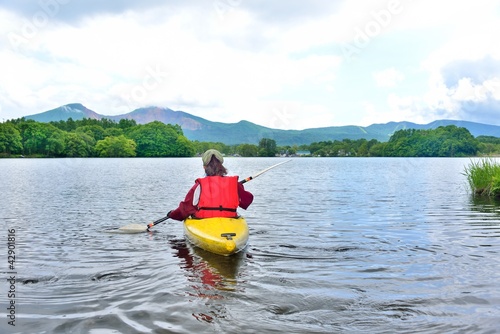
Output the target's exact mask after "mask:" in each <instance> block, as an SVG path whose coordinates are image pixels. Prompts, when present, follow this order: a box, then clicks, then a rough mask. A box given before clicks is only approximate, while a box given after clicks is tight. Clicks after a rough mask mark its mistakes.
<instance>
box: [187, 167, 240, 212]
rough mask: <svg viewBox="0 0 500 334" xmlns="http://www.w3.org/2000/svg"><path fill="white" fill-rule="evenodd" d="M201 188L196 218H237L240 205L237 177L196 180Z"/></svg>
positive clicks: (210, 177) (208, 177) (212, 177)
mask: <svg viewBox="0 0 500 334" xmlns="http://www.w3.org/2000/svg"><path fill="white" fill-rule="evenodd" d="M196 182H197V183H198V184H199V185H200V187H201V192H200V200H199V201H198V205H197V206H196V208H197V209H198V211H196V213H195V216H196V218H211V217H237V216H238V214H237V213H236V209H237V208H238V205H239V203H240V200H239V196H238V177H237V176H207V177H204V178H200V179H197V180H196Z"/></svg>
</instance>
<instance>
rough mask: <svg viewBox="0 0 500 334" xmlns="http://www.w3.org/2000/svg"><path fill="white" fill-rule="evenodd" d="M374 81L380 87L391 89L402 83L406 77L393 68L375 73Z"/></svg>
mask: <svg viewBox="0 0 500 334" xmlns="http://www.w3.org/2000/svg"><path fill="white" fill-rule="evenodd" d="M373 79H374V80H375V83H376V85H377V86H378V87H382V88H390V87H394V86H396V85H397V84H398V83H399V82H401V81H402V80H403V79H404V75H403V73H401V72H399V71H398V70H396V69H395V68H394V67H392V68H388V69H386V70H383V71H379V72H375V73H373Z"/></svg>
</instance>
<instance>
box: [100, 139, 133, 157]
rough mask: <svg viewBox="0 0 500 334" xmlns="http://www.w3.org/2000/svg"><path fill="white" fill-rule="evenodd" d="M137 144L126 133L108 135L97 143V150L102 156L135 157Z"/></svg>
mask: <svg viewBox="0 0 500 334" xmlns="http://www.w3.org/2000/svg"><path fill="white" fill-rule="evenodd" d="M135 149H136V144H135V142H134V141H133V140H132V139H128V138H126V137H125V136H124V135H121V136H118V137H106V138H105V139H102V140H99V141H98V142H97V143H96V146H95V150H96V152H97V154H98V155H99V156H100V157H135V155H136V151H135Z"/></svg>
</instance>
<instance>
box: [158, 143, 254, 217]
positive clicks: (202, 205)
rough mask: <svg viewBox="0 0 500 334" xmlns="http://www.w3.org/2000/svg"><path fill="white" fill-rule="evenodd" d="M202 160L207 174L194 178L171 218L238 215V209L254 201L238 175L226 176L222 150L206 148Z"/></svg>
mask: <svg viewBox="0 0 500 334" xmlns="http://www.w3.org/2000/svg"><path fill="white" fill-rule="evenodd" d="M202 161H203V168H204V169H205V174H206V176H205V177H203V178H199V179H197V180H196V181H195V184H194V185H193V186H192V187H191V189H190V190H189V191H188V193H187V194H186V197H185V198H184V200H183V201H182V202H180V203H179V206H178V207H177V208H176V209H174V210H171V211H170V212H169V213H168V217H169V218H172V219H175V220H180V221H182V220H184V219H186V218H188V217H194V218H211V217H238V212H237V208H238V207H240V208H242V209H245V210H246V209H247V208H248V207H249V206H250V204H252V202H253V194H252V193H250V192H249V191H246V190H245V188H244V187H243V184H241V183H239V182H238V177H237V176H226V174H227V170H226V168H225V167H224V166H223V163H224V157H223V156H222V154H221V153H220V152H219V151H217V150H214V149H210V150H208V151H206V152H205V153H203V155H202Z"/></svg>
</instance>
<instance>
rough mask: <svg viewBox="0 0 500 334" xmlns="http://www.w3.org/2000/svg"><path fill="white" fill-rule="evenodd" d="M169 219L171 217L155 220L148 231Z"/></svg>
mask: <svg viewBox="0 0 500 334" xmlns="http://www.w3.org/2000/svg"><path fill="white" fill-rule="evenodd" d="M168 218H170V217H169V216H165V217H163V218H160V219H158V220H155V221H154V222H152V223H150V224H148V227H147V229H149V228H150V227H153V226H155V225H157V224H159V223H162V222H164V221H165V220H167V219H168Z"/></svg>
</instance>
